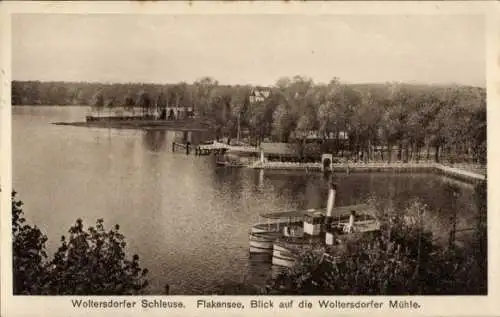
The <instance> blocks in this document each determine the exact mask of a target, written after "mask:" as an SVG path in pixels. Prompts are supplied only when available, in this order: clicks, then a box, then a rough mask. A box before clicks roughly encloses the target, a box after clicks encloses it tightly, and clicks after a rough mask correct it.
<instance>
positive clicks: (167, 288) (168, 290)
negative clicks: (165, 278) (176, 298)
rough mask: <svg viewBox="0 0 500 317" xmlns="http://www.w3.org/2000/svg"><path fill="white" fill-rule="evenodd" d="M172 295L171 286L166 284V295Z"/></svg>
mask: <svg viewBox="0 0 500 317" xmlns="http://www.w3.org/2000/svg"><path fill="white" fill-rule="evenodd" d="M169 293H170V285H168V284H165V295H169Z"/></svg>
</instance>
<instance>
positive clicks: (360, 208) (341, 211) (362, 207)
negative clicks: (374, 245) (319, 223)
mask: <svg viewBox="0 0 500 317" xmlns="http://www.w3.org/2000/svg"><path fill="white" fill-rule="evenodd" d="M351 210H354V211H356V213H358V214H363V213H368V214H373V213H374V209H373V208H372V207H370V206H369V205H367V204H358V205H348V206H340V207H335V208H333V211H332V216H333V217H337V216H340V215H348V214H349V213H350V212H351ZM314 215H326V209H309V210H298V211H286V212H272V213H266V214H261V215H260V216H261V217H262V218H266V219H287V218H300V217H305V216H314Z"/></svg>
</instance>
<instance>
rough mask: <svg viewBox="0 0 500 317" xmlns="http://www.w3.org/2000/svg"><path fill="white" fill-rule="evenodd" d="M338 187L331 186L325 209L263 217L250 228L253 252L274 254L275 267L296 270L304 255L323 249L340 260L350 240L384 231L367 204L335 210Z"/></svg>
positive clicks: (263, 215)
mask: <svg viewBox="0 0 500 317" xmlns="http://www.w3.org/2000/svg"><path fill="white" fill-rule="evenodd" d="M335 196H336V185H334V184H331V186H330V191H329V195H328V202H327V206H326V208H325V209H323V208H321V209H310V210H304V211H291V212H278V213H269V214H262V215H260V217H261V218H263V219H265V222H260V223H258V224H256V225H254V226H253V227H252V228H251V229H250V234H249V244H250V253H251V254H255V253H260V254H262V253H264V254H269V255H272V264H273V265H275V266H280V267H293V265H294V264H295V263H296V261H297V260H298V259H299V258H300V256H301V254H302V252H304V251H306V250H308V249H312V248H315V247H319V246H323V247H326V248H327V250H328V251H326V252H325V257H326V258H338V256H339V255H338V254H336V253H335V250H337V251H338V250H339V248H342V247H343V246H344V245H345V242H346V240H347V239H350V238H353V237H357V236H359V235H366V234H371V233H375V232H377V231H378V230H379V229H380V223H379V221H378V220H377V217H376V212H375V210H374V209H373V208H372V207H370V206H369V205H367V204H359V205H350V206H342V207H335Z"/></svg>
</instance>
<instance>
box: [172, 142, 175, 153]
mask: <svg viewBox="0 0 500 317" xmlns="http://www.w3.org/2000/svg"><path fill="white" fill-rule="evenodd" d="M172 152H175V142H172Z"/></svg>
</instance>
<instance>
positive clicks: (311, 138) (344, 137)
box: [291, 130, 349, 141]
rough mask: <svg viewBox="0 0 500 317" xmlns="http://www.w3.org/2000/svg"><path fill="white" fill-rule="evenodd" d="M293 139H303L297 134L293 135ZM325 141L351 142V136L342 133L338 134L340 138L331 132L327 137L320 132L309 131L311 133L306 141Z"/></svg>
mask: <svg viewBox="0 0 500 317" xmlns="http://www.w3.org/2000/svg"><path fill="white" fill-rule="evenodd" d="M291 137H292V138H294V139H297V138H299V139H301V138H302V137H299V136H297V135H296V134H295V133H292V136H291ZM323 139H326V140H336V139H338V140H341V141H345V140H349V135H348V134H347V132H345V131H340V132H339V134H338V138H337V137H336V136H335V133H334V132H330V133H328V134H327V135H325V136H322V135H320V134H319V133H318V131H316V130H311V131H309V133H307V136H306V140H308V141H315V140H323Z"/></svg>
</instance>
